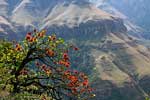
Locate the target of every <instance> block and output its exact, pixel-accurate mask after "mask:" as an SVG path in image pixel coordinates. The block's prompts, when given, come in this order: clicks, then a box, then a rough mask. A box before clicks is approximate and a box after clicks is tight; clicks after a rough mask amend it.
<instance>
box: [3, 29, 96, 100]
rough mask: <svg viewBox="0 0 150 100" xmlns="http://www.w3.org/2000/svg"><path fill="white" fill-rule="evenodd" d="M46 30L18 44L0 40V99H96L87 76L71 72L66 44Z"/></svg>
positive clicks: (68, 47) (69, 48)
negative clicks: (48, 34) (47, 33)
mask: <svg viewBox="0 0 150 100" xmlns="http://www.w3.org/2000/svg"><path fill="white" fill-rule="evenodd" d="M45 34H46V30H42V31H40V32H38V31H37V30H34V31H33V32H29V33H27V35H26V38H25V40H23V41H21V42H16V41H13V42H8V41H0V56H1V58H0V99H4V100H10V98H11V100H62V99H63V100H64V99H65V100H67V99H78V100H87V99H88V98H91V97H93V96H95V95H94V94H92V91H93V89H92V88H91V87H90V85H89V81H88V77H87V76H86V75H85V74H84V73H82V72H78V71H75V70H71V62H70V61H71V60H70V57H69V54H68V53H69V51H70V50H74V51H77V50H78V48H77V47H74V46H69V45H67V44H66V43H65V42H64V40H63V39H61V38H57V37H56V36H55V35H51V36H46V35H45Z"/></svg>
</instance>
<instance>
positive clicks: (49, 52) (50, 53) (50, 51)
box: [46, 50, 55, 57]
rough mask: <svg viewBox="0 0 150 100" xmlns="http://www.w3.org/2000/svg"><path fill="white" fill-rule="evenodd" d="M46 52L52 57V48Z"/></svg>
mask: <svg viewBox="0 0 150 100" xmlns="http://www.w3.org/2000/svg"><path fill="white" fill-rule="evenodd" d="M46 53H47V54H48V55H49V56H50V57H53V56H54V55H55V53H54V51H52V50H47V51H46Z"/></svg>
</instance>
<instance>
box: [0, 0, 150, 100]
mask: <svg viewBox="0 0 150 100" xmlns="http://www.w3.org/2000/svg"><path fill="white" fill-rule="evenodd" d="M7 3H8V4H10V5H12V7H11V8H9V14H8V15H9V18H7V19H5V18H4V17H1V19H2V20H0V26H1V27H2V26H3V25H7V27H8V28H7V29H3V28H2V29H1V30H3V31H2V33H3V34H6V33H7V34H8V35H9V36H10V38H11V36H15V35H11V33H12V34H16V33H19V34H17V36H19V37H22V36H23V35H24V34H25V33H26V32H27V31H29V30H32V29H33V28H38V29H43V28H45V29H47V30H48V32H49V33H56V34H57V35H58V36H61V37H63V38H65V39H66V40H67V41H69V42H73V43H74V44H76V45H79V47H80V53H81V54H84V55H83V56H79V58H76V60H77V61H78V63H79V65H83V66H87V68H84V67H83V68H80V69H81V70H83V71H84V72H87V73H89V75H90V76H91V81H93V86H94V87H95V88H96V91H95V93H96V94H97V96H96V98H95V99H94V100H99V98H101V100H144V96H147V95H148V94H149V93H150V89H149V87H150V85H149V82H150V50H149V49H148V48H146V47H145V46H143V45H142V44H139V43H138V41H139V40H138V39H137V38H135V37H134V36H130V35H129V34H128V28H127V27H126V25H125V23H124V21H123V20H124V19H126V18H122V17H121V18H120V17H118V16H117V15H118V14H117V15H115V14H114V13H111V14H108V13H106V12H105V11H103V10H101V9H99V8H97V7H96V6H94V5H93V4H91V3H89V2H87V1H86V0H81V1H80V0H62V1H60V0H51V1H49V0H44V1H42V2H41V0H22V1H18V2H16V3H14V4H12V2H9V1H7ZM14 5H15V6H14ZM0 7H2V6H0ZM5 14H6V13H5ZM113 14H114V15H113ZM1 23H2V24H1ZM9 29H12V31H11V32H8V30H9ZM14 30H15V31H14ZM73 59H75V58H73ZM75 65H76V62H75V63H74V65H73V67H75Z"/></svg>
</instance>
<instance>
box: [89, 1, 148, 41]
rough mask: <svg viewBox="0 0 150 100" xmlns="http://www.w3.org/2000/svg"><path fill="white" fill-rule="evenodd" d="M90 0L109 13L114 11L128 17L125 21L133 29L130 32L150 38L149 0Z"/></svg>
mask: <svg viewBox="0 0 150 100" xmlns="http://www.w3.org/2000/svg"><path fill="white" fill-rule="evenodd" d="M90 1H91V2H93V3H94V4H96V5H97V6H98V7H100V8H101V9H103V10H105V11H107V12H109V13H112V11H113V12H115V14H117V15H119V16H120V17H123V18H126V19H127V20H128V21H127V20H125V23H126V21H127V27H130V28H129V29H130V30H133V31H130V33H132V34H133V33H134V35H136V36H137V35H138V37H139V35H140V36H142V37H144V38H145V39H150V35H149V33H150V27H149V26H150V20H149V16H150V14H149V11H150V7H149V6H148V5H149V3H150V1H149V0H139V1H137V0H121V1H119V3H118V0H90ZM135 31H136V32H135ZM135 33H136V34H135Z"/></svg>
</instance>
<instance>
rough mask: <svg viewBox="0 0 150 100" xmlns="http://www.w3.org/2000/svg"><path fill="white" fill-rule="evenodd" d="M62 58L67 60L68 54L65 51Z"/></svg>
mask: <svg viewBox="0 0 150 100" xmlns="http://www.w3.org/2000/svg"><path fill="white" fill-rule="evenodd" d="M63 59H64V60H65V61H67V60H69V56H68V54H67V53H64V54H63Z"/></svg>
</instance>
